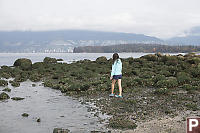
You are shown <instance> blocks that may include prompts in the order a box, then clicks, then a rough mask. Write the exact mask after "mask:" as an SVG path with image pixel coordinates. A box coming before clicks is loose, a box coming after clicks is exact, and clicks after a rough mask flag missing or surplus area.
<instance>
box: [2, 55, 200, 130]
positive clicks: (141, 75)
mask: <svg viewBox="0 0 200 133" xmlns="http://www.w3.org/2000/svg"><path fill="white" fill-rule="evenodd" d="M60 60H61V59H55V58H49V57H46V58H45V59H44V60H43V62H36V63H33V64H32V62H31V60H29V59H24V58H23V59H18V60H16V61H15V62H14V65H13V67H9V66H1V69H0V78H1V79H0V86H3V87H5V89H6V88H7V85H8V81H6V80H4V79H9V78H13V79H14V80H10V81H9V83H11V85H12V86H14V87H17V86H20V83H21V82H24V81H26V80H28V79H29V80H31V81H33V82H38V81H43V85H44V86H45V87H50V88H52V89H58V90H60V91H61V92H62V93H64V94H66V95H68V96H72V97H77V98H80V99H81V102H82V103H86V102H91V103H94V105H96V106H97V107H98V108H99V110H100V111H101V112H103V113H106V114H108V115H110V116H112V117H111V118H110V119H109V124H108V125H107V127H108V128H111V129H116V130H117V131H118V130H123V131H125V130H131V131H130V132H136V131H137V132H140V131H141V132H142V131H143V130H142V129H145V127H143V126H142V125H144V123H147V125H148V124H149V126H150V127H148V126H147V128H148V129H153V128H152V127H153V125H152V124H151V122H153V123H156V124H159V122H158V121H162V120H164V119H165V118H168V120H172V121H175V122H174V123H175V125H174V126H176V125H177V126H180V128H181V126H183V125H185V123H184V122H185V119H186V117H188V116H190V115H195V116H199V115H200V113H199V109H200V55H195V54H194V53H189V54H186V55H174V56H170V55H163V54H160V53H157V54H149V55H145V56H142V57H140V58H132V57H131V58H127V59H122V63H123V79H122V88H123V98H114V97H113V98H112V97H109V96H108V95H109V93H110V89H111V87H110V86H111V81H110V80H109V77H110V70H111V65H112V59H107V58H106V57H99V58H97V59H96V61H90V60H82V61H77V62H73V63H71V64H67V63H61V62H59V61H60ZM115 88H116V90H115V93H116V94H117V93H118V89H117V86H116V87H115ZM6 90H7V91H8V90H9V89H6ZM6 93H7V92H3V93H2V94H0V100H4V99H9V98H10V97H9V96H8V95H7V94H6ZM15 99H16V98H15ZM20 100H22V99H20ZM188 111H189V112H190V113H189V114H187V113H186V112H188ZM180 114H182V115H180ZM186 114H187V115H186ZM96 115H98V114H96ZM177 117H178V118H179V119H176V118H177ZM177 121H180V122H177ZM169 122H171V121H169ZM161 123H162V122H161ZM163 123H165V122H163ZM178 123H179V124H180V123H181V124H180V125H178ZM156 124H155V125H156ZM155 125H154V126H155ZM165 125H167V124H166V123H165ZM156 127H159V126H156ZM161 129H162V126H160V128H159V129H157V130H158V131H162V130H161ZM169 130H171V131H173V129H172V128H171V127H170V126H169V127H168V126H166V127H165V129H164V131H166V132H167V131H169ZM183 131H185V130H184V129H183ZM127 132H128V131H127ZM147 132H148V131H147Z"/></svg>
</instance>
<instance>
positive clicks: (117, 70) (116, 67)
mask: <svg viewBox="0 0 200 133" xmlns="http://www.w3.org/2000/svg"><path fill="white" fill-rule="evenodd" d="M121 74H122V62H121V60H120V59H117V60H116V61H115V62H114V64H112V71H111V76H113V75H121Z"/></svg>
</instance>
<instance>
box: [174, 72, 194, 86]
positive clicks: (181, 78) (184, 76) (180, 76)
mask: <svg viewBox="0 0 200 133" xmlns="http://www.w3.org/2000/svg"><path fill="white" fill-rule="evenodd" d="M176 78H177V81H178V83H179V84H186V83H190V82H191V80H192V79H191V77H190V75H189V74H188V73H186V72H179V73H177V75H176Z"/></svg>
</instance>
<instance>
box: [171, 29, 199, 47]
mask: <svg viewBox="0 0 200 133" xmlns="http://www.w3.org/2000/svg"><path fill="white" fill-rule="evenodd" d="M167 43H168V44H175V45H200V26H198V27H193V28H191V29H190V30H188V31H185V36H184V37H173V38H170V39H168V40H167Z"/></svg>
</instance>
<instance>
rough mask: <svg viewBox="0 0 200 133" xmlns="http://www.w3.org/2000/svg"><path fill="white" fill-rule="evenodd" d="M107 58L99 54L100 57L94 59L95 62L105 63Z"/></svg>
mask: <svg viewBox="0 0 200 133" xmlns="http://www.w3.org/2000/svg"><path fill="white" fill-rule="evenodd" d="M107 61H108V60H107V58H106V57H105V56H101V57H98V58H97V59H96V62H97V63H99V64H105V63H106V62H107Z"/></svg>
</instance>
